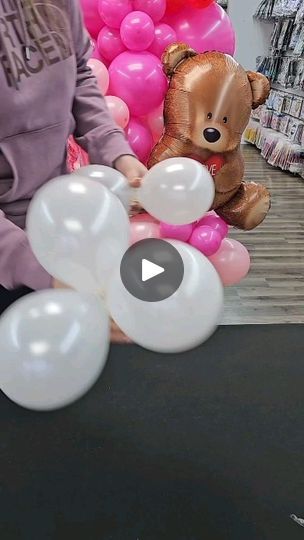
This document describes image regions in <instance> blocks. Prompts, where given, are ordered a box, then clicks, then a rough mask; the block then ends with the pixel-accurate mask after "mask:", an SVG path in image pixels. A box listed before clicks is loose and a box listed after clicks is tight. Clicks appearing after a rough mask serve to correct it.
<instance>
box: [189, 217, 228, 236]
mask: <svg viewBox="0 0 304 540" xmlns="http://www.w3.org/2000/svg"><path fill="white" fill-rule="evenodd" d="M201 225H206V226H207V227H211V228H212V229H214V230H215V231H217V232H218V233H220V235H221V237H222V239H224V238H226V236H227V234H228V230H229V227H228V225H227V223H226V222H225V221H224V220H223V219H222V218H220V217H219V216H205V217H203V219H201V220H200V221H199V222H198V224H197V226H198V227H199V226H201Z"/></svg>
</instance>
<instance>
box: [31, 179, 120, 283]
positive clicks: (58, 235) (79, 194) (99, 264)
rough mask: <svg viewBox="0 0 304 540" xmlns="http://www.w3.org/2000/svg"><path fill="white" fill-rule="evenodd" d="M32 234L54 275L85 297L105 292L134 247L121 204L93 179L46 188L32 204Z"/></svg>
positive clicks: (65, 181) (59, 181)
mask: <svg viewBox="0 0 304 540" xmlns="http://www.w3.org/2000/svg"><path fill="white" fill-rule="evenodd" d="M27 233H28V237H29V241H30V244H31V247H32V250H33V252H34V254H35V255H36V257H37V259H38V261H39V262H40V264H41V265H42V266H43V267H44V268H45V269H46V270H47V271H48V272H49V273H50V275H51V276H53V277H55V278H57V279H58V280H60V281H62V282H64V283H66V284H67V285H69V286H71V287H73V288H74V289H76V290H78V291H81V292H96V291H98V290H100V289H103V288H104V286H105V283H106V282H107V280H108V278H109V276H110V275H111V273H112V271H113V268H114V267H115V266H119V264H120V261H121V258H122V257H123V255H124V253H125V251H126V250H127V249H128V247H129V243H130V222H129V217H128V214H127V212H126V210H125V209H124V207H123V205H122V203H121V202H120V200H119V199H118V198H117V197H116V196H115V195H113V193H111V192H110V191H109V190H108V189H107V188H105V187H104V186H102V185H101V184H99V183H97V182H94V181H93V180H90V179H88V178H83V177H81V176H76V175H69V176H62V177H59V178H56V179H55V180H52V181H51V182H49V183H48V184H46V185H45V186H44V187H43V188H41V189H40V190H39V191H38V192H37V194H36V195H35V197H34V199H33V200H32V202H31V204H30V208H29V211H28V215H27Z"/></svg>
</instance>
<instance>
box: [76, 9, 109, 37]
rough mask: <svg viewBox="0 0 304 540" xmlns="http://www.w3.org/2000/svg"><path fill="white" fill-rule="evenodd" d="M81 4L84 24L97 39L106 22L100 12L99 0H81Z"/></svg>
mask: <svg viewBox="0 0 304 540" xmlns="http://www.w3.org/2000/svg"><path fill="white" fill-rule="evenodd" d="M80 5H81V8H82V11H83V17H84V24H85V26H86V28H87V30H88V32H89V34H90V35H91V36H92V37H93V38H95V39H96V38H97V36H98V34H99V32H100V30H101V28H102V27H103V24H104V23H103V21H102V20H101V18H100V15H99V12H98V2H97V0H80Z"/></svg>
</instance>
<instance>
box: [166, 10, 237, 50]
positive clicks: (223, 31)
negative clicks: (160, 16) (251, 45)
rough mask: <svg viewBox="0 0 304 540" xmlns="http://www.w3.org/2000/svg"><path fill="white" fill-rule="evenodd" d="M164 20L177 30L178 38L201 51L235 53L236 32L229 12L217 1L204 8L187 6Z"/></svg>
mask: <svg viewBox="0 0 304 540" xmlns="http://www.w3.org/2000/svg"><path fill="white" fill-rule="evenodd" d="M164 22H166V23H168V24H169V25H170V26H172V28H173V29H174V30H175V32H176V35H177V40H178V41H181V42H183V43H187V45H189V46H190V47H192V48H193V49H194V50H196V51H197V52H199V53H203V52H206V51H219V52H223V53H227V54H231V55H233V54H234V52H235V33H234V30H233V27H232V24H231V21H230V19H229V17H228V15H227V13H226V12H225V11H224V10H223V8H221V6H219V5H218V4H217V3H215V2H214V3H212V4H211V5H210V6H208V7H206V8H204V9H195V8H192V7H190V6H186V7H185V8H183V9H182V10H180V11H179V12H177V13H174V14H172V15H167V16H166V17H165V19H164Z"/></svg>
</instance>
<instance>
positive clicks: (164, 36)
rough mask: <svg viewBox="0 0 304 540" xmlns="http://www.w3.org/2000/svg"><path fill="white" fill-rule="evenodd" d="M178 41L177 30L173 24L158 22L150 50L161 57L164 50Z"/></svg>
mask: <svg viewBox="0 0 304 540" xmlns="http://www.w3.org/2000/svg"><path fill="white" fill-rule="evenodd" d="M176 41H177V36H176V32H175V30H173V28H172V26H169V25H168V24H164V23H162V24H158V25H157V26H156V27H155V33H154V40H153V43H152V45H151V47H150V49H149V50H150V52H151V53H153V54H155V56H158V57H159V58H161V56H162V54H163V52H164V50H165V49H166V48H167V47H168V46H169V45H171V44H172V43H176Z"/></svg>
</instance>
